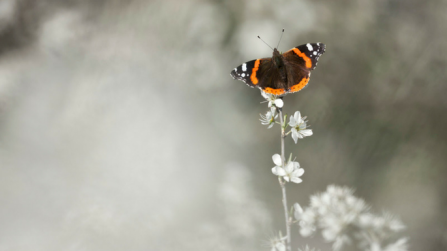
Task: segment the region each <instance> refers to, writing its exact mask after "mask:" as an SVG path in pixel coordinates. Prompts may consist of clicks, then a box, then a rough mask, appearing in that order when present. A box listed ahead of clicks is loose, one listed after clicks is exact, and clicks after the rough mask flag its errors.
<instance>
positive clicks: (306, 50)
mask: <svg viewBox="0 0 447 251" xmlns="http://www.w3.org/2000/svg"><path fill="white" fill-rule="evenodd" d="M325 51H326V45H324V44H323V43H308V44H303V45H300V46H297V47H295V48H292V49H291V50H289V51H287V52H285V53H284V54H283V57H284V64H285V65H286V69H287V89H289V92H291V93H293V92H297V91H300V90H302V89H303V88H304V87H306V86H307V84H308V83H309V78H310V71H312V70H314V69H315V67H316V66H317V63H318V59H319V58H320V56H321V55H322V54H323V53H324V52H325Z"/></svg>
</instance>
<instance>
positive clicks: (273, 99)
mask: <svg viewBox="0 0 447 251" xmlns="http://www.w3.org/2000/svg"><path fill="white" fill-rule="evenodd" d="M261 95H262V96H263V97H264V98H265V100H267V101H268V102H269V105H268V106H269V107H272V106H273V105H274V106H276V107H278V108H282V107H283V106H284V101H282V99H281V98H279V97H278V96H276V95H272V94H267V93H265V92H263V91H261Z"/></svg>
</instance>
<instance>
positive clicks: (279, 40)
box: [276, 29, 284, 48]
mask: <svg viewBox="0 0 447 251" xmlns="http://www.w3.org/2000/svg"><path fill="white" fill-rule="evenodd" d="M283 34H284V29H282V33H281V37H280V38H279V42H278V45H277V46H276V48H278V47H279V43H281V39H282V35H283Z"/></svg>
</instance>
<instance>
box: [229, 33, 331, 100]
mask: <svg viewBox="0 0 447 251" xmlns="http://www.w3.org/2000/svg"><path fill="white" fill-rule="evenodd" d="M283 32H284V30H283ZM278 45H279V43H278ZM325 51H326V45H324V44H322V43H308V44H303V45H300V46H297V47H295V48H292V49H291V50H288V51H287V52H285V53H283V54H281V53H280V52H279V51H278V50H277V49H276V48H274V49H273V56H272V58H261V59H256V60H252V61H248V62H246V63H243V64H242V65H240V66H238V67H236V68H234V70H233V71H231V76H232V77H233V78H234V79H237V80H241V81H244V82H245V83H246V84H247V85H248V86H250V87H252V88H253V87H255V86H256V87H258V88H259V89H261V90H262V91H264V92H265V93H269V94H274V95H284V94H287V93H293V92H297V91H300V90H301V89H303V88H304V87H306V85H307V83H308V82H309V78H310V71H311V70H314V69H315V67H316V66H317V62H318V58H319V57H320V56H321V55H322V54H323V53H324V52H325Z"/></svg>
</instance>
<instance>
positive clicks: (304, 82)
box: [290, 78, 309, 92]
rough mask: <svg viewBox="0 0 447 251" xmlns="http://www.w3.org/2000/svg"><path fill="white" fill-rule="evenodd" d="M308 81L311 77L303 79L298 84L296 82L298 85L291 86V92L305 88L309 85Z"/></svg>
mask: <svg viewBox="0 0 447 251" xmlns="http://www.w3.org/2000/svg"><path fill="white" fill-rule="evenodd" d="M308 82H309V78H303V79H301V81H300V82H299V83H298V84H296V85H294V86H292V88H290V92H297V91H301V89H303V88H304V87H305V86H306V85H307V83H308Z"/></svg>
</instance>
